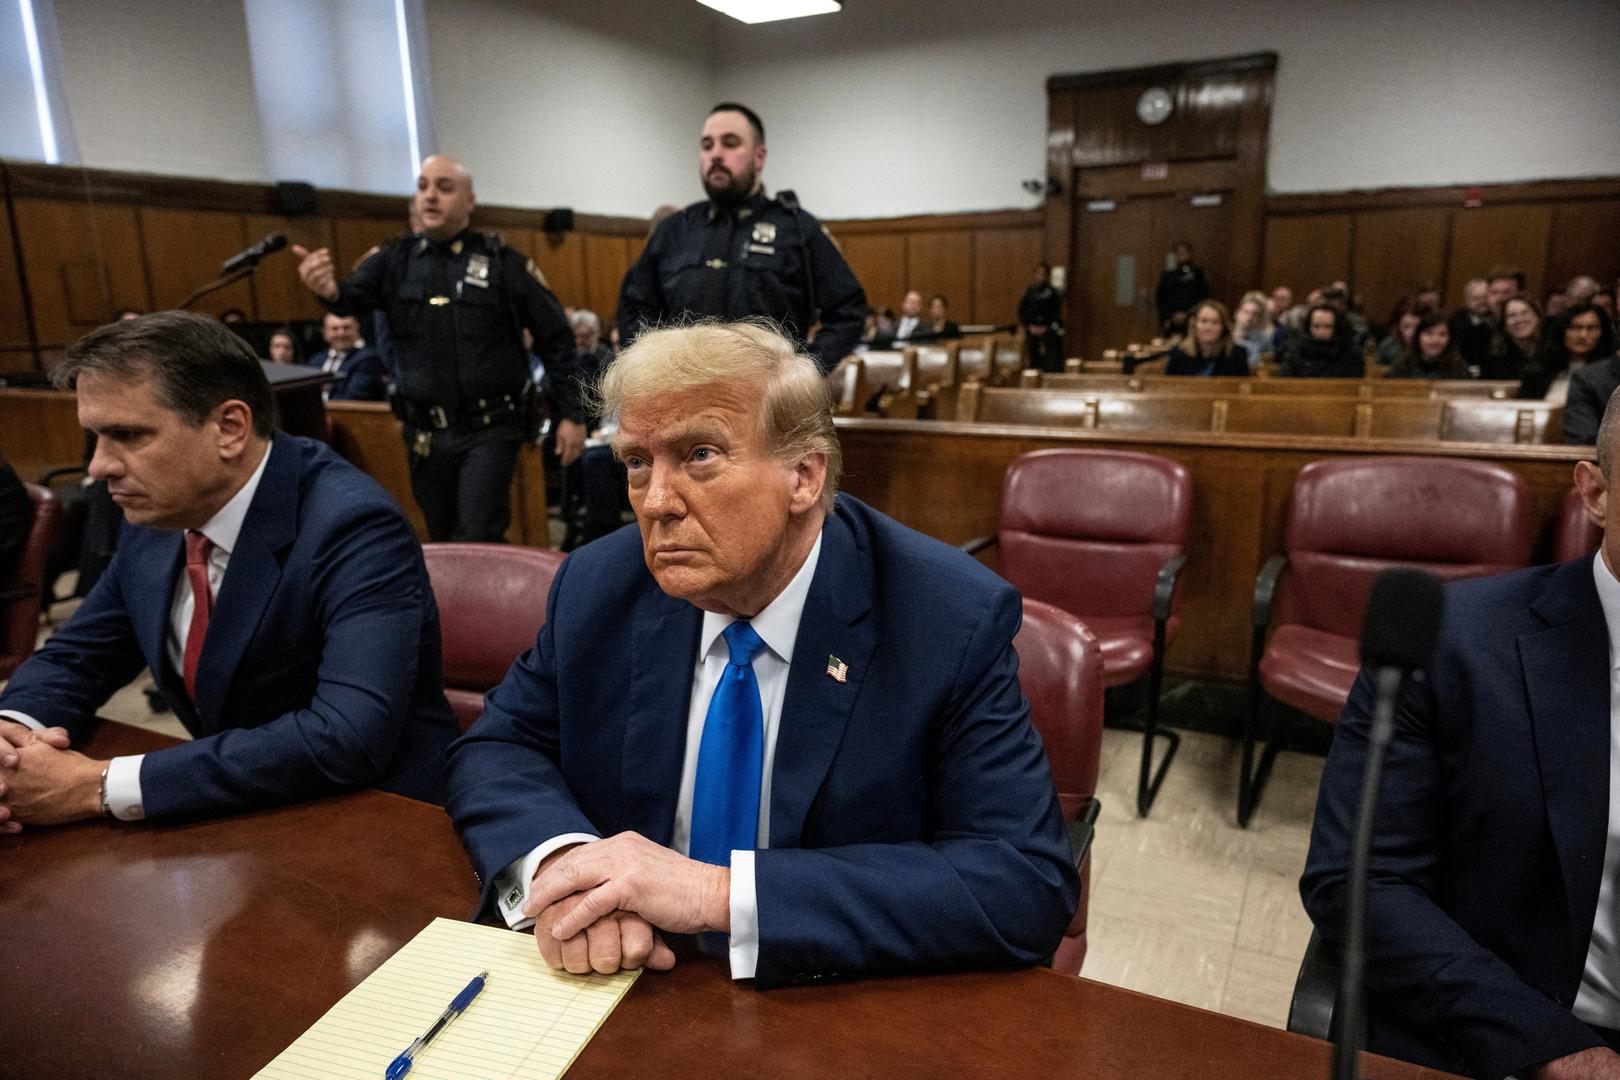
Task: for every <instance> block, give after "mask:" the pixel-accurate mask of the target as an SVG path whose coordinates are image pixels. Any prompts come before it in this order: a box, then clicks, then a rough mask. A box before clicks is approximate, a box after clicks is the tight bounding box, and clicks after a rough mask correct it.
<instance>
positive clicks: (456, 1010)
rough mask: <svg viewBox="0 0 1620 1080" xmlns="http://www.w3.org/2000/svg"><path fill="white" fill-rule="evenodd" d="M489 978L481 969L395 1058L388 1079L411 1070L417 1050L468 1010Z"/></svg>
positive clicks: (396, 1078)
mask: <svg viewBox="0 0 1620 1080" xmlns="http://www.w3.org/2000/svg"><path fill="white" fill-rule="evenodd" d="M487 978H489V972H488V971H480V972H479V973H478V975H477V977H475V978H474V979H473V981H472V982H470V983H468V984H467V989H465V990H463V991H462V992H461V993H459V994H457V995H456V1000H454V1001H452V1002H451V1003H450V1007H449V1008H448V1009H446V1010H444V1013H443V1015H441V1016H440V1017H439V1018H438V1019H437V1020H435V1021H433V1026H432V1027H430V1028H428V1029H427V1031H426V1032H425V1033H423V1034H422V1035H421V1036H419V1037H418V1038H417V1040H416V1041H415V1042H413V1043H411V1045H409V1046H407V1047H406V1048H405V1052H404V1053H403V1054H401V1055H399V1057H397V1058H395V1059H394V1063H393V1064H392V1065H390V1066H388V1072H387V1073H385V1074H384V1076H385V1077H386V1080H399V1078H400V1077H402V1076H404V1075H405V1074H406V1073H408V1072H410V1071H411V1060H412V1059H413V1058H415V1057H416V1055H417V1052H418V1051H420V1050H422V1049H423V1048H424V1047H426V1046H427V1044H428V1043H430V1042H432V1041H433V1040H434V1039H435V1038H437V1037H438V1034H439V1032H441V1031H443V1030H444V1029H445V1028H446V1027H449V1026H450V1021H452V1020H454V1019H455V1018H456V1017H458V1016H460V1015H461V1014H462V1013H463V1012H465V1011H466V1009H467V1006H469V1005H471V1004H472V999H473V998H475V997H477V996H478V991H480V990H482V989H483V988H484V980H485V979H487Z"/></svg>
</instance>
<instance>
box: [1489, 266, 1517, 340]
mask: <svg viewBox="0 0 1620 1080" xmlns="http://www.w3.org/2000/svg"><path fill="white" fill-rule="evenodd" d="M1485 292H1486V295H1487V296H1488V297H1489V298H1490V302H1491V318H1492V319H1493V320H1494V321H1495V322H1496V325H1497V326H1501V325H1502V308H1503V307H1505V306H1506V305H1507V302H1508V301H1509V300H1511V299H1512V298H1513V297H1515V296H1518V295H1519V294H1520V293H1522V292H1524V271H1523V270H1516V269H1514V268H1513V267H1511V266H1498V267H1495V268H1493V269H1492V270H1491V272H1490V273H1489V274H1486V275H1485Z"/></svg>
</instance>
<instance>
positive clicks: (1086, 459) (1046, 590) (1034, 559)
mask: <svg viewBox="0 0 1620 1080" xmlns="http://www.w3.org/2000/svg"><path fill="white" fill-rule="evenodd" d="M1191 518H1192V477H1191V475H1190V474H1189V473H1188V472H1187V470H1186V468H1185V467H1183V466H1182V465H1180V464H1179V463H1177V462H1174V461H1170V460H1169V459H1167V458H1162V457H1158V456H1156V455H1153V454H1140V453H1134V452H1131V451H1127V450H1036V451H1034V452H1033V453H1028V454H1024V455H1022V456H1021V457H1019V458H1018V459H1016V460H1015V461H1014V462H1013V463H1012V464H1011V465H1009V466H1008V467H1007V475H1006V477H1005V478H1004V479H1003V480H1002V484H1001V522H1000V530H999V532H998V533H997V534H996V535H995V536H989V537H982V538H980V539H978V540H973V541H970V542H969V543H967V544H965V545H963V549H964V550H965V551H968V552H970V553H972V552H977V551H982V550H984V549H985V548H987V547H989V546H990V545H991V544H995V543H999V544H1000V545H1001V572H1002V574H1003V575H1004V576H1005V577H1006V578H1007V580H1008V581H1010V582H1012V583H1013V584H1014V585H1016V586H1017V587H1018V589H1019V591H1020V592H1022V593H1023V595H1024V597H1025V598H1026V599H1031V600H1041V601H1044V602H1046V603H1048V604H1053V605H1055V606H1057V607H1060V608H1062V609H1063V610H1064V611H1067V612H1069V613H1071V614H1073V615H1076V616H1078V617H1079V618H1080V620H1081V621H1082V622H1084V623H1085V624H1086V627H1087V628H1088V629H1089V630H1090V631H1091V632H1092V633H1093V634H1095V635H1096V638H1097V643H1098V645H1099V646H1100V648H1101V650H1102V662H1103V685H1104V686H1107V687H1114V686H1124V685H1125V684H1127V683H1132V682H1135V681H1137V680H1138V679H1140V678H1142V677H1143V676H1144V675H1146V676H1147V678H1148V688H1147V694H1148V703H1147V722H1146V723H1145V724H1142V725H1137V724H1134V723H1124V722H1121V723H1120V725H1119V726H1121V727H1125V728H1128V729H1130V730H1133V731H1141V732H1143V738H1142V768H1141V775H1140V777H1139V780H1138V784H1137V794H1136V810H1137V813H1139V814H1142V815H1144V816H1145V815H1146V814H1147V812H1148V810H1149V808H1151V807H1152V805H1153V799H1154V797H1155V796H1157V795H1158V793H1159V787H1160V785H1161V784H1163V783H1164V775H1165V772H1166V771H1167V770H1168V769H1169V768H1170V762H1171V760H1172V759H1174V757H1175V754H1176V749H1177V748H1178V747H1179V746H1180V743H1181V740H1180V736H1178V735H1177V734H1176V733H1175V732H1173V731H1168V730H1160V729H1159V726H1158V724H1159V690H1160V686H1161V684H1162V682H1163V678H1164V650H1165V647H1166V645H1168V644H1169V642H1170V641H1171V639H1172V638H1174V636H1175V632H1176V624H1177V619H1176V615H1175V611H1176V599H1177V589H1176V582H1177V578H1178V576H1179V575H1180V573H1181V568H1182V566H1183V565H1184V564H1185V563H1186V561H1187V556H1186V554H1185V549H1186V546H1187V531H1188V526H1189V524H1190V522H1191ZM1156 738H1163V739H1164V740H1165V741H1166V742H1167V743H1168V748H1167V750H1166V752H1165V755H1164V758H1163V760H1162V761H1161V762H1160V763H1159V766H1158V770H1157V771H1154V769H1153V743H1154V740H1155V739H1156Z"/></svg>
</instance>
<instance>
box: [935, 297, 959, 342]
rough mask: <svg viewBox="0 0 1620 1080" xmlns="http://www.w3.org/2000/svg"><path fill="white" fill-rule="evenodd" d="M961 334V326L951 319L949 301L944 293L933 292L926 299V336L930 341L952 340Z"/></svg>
mask: <svg viewBox="0 0 1620 1080" xmlns="http://www.w3.org/2000/svg"><path fill="white" fill-rule="evenodd" d="M961 336H962V328H961V327H960V326H958V325H956V323H954V322H952V321H951V302H950V301H949V300H947V299H945V294H944V293H935V294H934V295H933V296H931V297H930V298H929V300H928V338H929V340H930V341H954V340H956V339H957V338H959V337H961Z"/></svg>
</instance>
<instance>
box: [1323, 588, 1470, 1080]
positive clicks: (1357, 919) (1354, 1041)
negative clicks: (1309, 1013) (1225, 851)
mask: <svg viewBox="0 0 1620 1080" xmlns="http://www.w3.org/2000/svg"><path fill="white" fill-rule="evenodd" d="M1444 606H1445V600H1444V594H1443V593H1442V592H1441V589H1440V579H1439V578H1436V577H1435V576H1434V575H1433V574H1425V573H1424V572H1423V571H1421V570H1413V569H1410V568H1407V567H1398V568H1396V569H1393V570H1385V571H1384V572H1383V573H1382V574H1379V575H1378V579H1377V580H1376V581H1374V582H1373V587H1372V596H1371V597H1370V598H1369V599H1368V601H1367V615H1366V618H1365V619H1363V621H1362V623H1361V664H1362V667H1363V668H1365V669H1366V670H1367V672H1368V674H1369V675H1371V676H1372V680H1373V713H1372V726H1371V730H1370V731H1369V733H1368V736H1367V765H1366V771H1365V772H1364V773H1362V777H1361V801H1360V805H1359V806H1358V808H1357V810H1356V830H1355V835H1354V839H1353V842H1352V845H1351V849H1350V883H1349V886H1348V888H1349V895H1348V898H1347V903H1346V910H1345V919H1344V954H1343V957H1342V959H1343V963H1344V971H1343V976H1342V979H1341V981H1340V983H1339V1003H1338V1007H1337V1008H1336V1009H1335V1010H1334V1017H1333V1019H1334V1026H1335V1028H1337V1032H1336V1034H1337V1038H1336V1039H1335V1046H1334V1053H1333V1076H1334V1080H1355V1078H1356V1056H1357V1054H1359V1053H1360V1051H1361V1046H1362V1043H1363V1042H1364V1041H1365V1039H1366V1033H1365V1031H1364V1027H1365V1021H1364V1019H1363V1006H1364V1002H1363V1000H1362V978H1363V973H1364V971H1365V968H1366V963H1367V958H1366V951H1365V950H1366V935H1367V870H1368V864H1369V863H1370V862H1371V861H1372V829H1373V811H1374V809H1375V808H1376V806H1377V804H1378V786H1379V780H1380V779H1381V777H1382V775H1383V770H1384V756H1385V754H1386V753H1387V752H1388V750H1389V743H1390V739H1391V738H1392V737H1393V736H1394V734H1395V707H1396V705H1397V703H1398V702H1399V701H1400V697H1401V691H1402V690H1403V689H1404V688H1405V685H1406V678H1407V676H1408V675H1410V674H1411V673H1412V672H1414V671H1418V670H1420V669H1422V668H1424V667H1426V666H1427V665H1428V663H1429V657H1430V656H1432V655H1433V654H1434V648H1435V646H1436V645H1437V644H1438V643H1439V641H1440V618H1441V614H1442V611H1443V609H1444Z"/></svg>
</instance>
